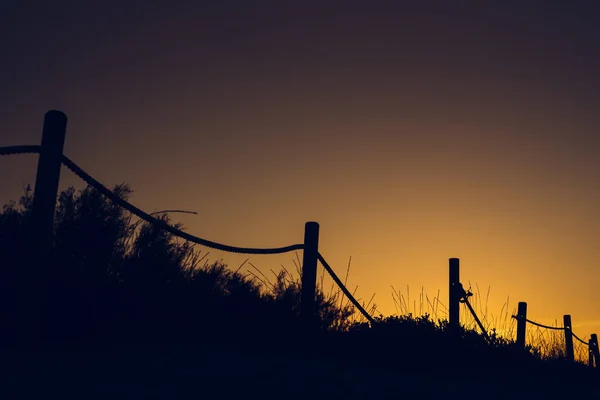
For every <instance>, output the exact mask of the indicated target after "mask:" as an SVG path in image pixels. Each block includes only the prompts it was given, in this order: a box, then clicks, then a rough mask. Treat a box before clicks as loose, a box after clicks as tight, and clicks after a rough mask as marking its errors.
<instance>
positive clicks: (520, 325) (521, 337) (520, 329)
mask: <svg viewBox="0 0 600 400" xmlns="http://www.w3.org/2000/svg"><path fill="white" fill-rule="evenodd" d="M526 319H527V303H525V302H524V301H520V302H519V306H518V309H517V347H519V348H521V349H524V348H525V333H526V328H527V321H526Z"/></svg>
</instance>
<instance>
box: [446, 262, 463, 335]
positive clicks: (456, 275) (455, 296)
mask: <svg viewBox="0 0 600 400" xmlns="http://www.w3.org/2000/svg"><path fill="white" fill-rule="evenodd" d="M459 284H460V260H459V259H458V258H451V259H450V287H449V292H450V293H449V294H450V301H449V304H450V305H449V319H450V320H449V322H450V327H451V328H452V329H456V328H459V327H460V296H461V293H460V290H458V288H459Z"/></svg>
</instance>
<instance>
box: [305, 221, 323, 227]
mask: <svg viewBox="0 0 600 400" xmlns="http://www.w3.org/2000/svg"><path fill="white" fill-rule="evenodd" d="M304 225H305V226H306V227H307V228H308V227H309V226H311V227H316V228H318V227H319V223H318V222H315V221H308V222H307V223H306V224H304Z"/></svg>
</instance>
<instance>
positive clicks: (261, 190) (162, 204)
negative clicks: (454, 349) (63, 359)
mask: <svg viewBox="0 0 600 400" xmlns="http://www.w3.org/2000/svg"><path fill="white" fill-rule="evenodd" d="M12 3H14V4H12V5H10V6H7V5H2V6H0V7H2V8H5V9H1V10H0V45H1V47H2V49H4V50H3V55H4V60H6V62H4V63H3V66H2V67H1V68H2V70H3V72H2V75H1V77H0V79H1V81H2V85H1V86H2V88H3V90H2V91H0V104H1V107H0V122H1V128H0V132H1V134H0V138H1V143H0V146H9V145H21V144H39V140H40V137H41V128H42V120H43V115H44V113H45V112H46V111H47V110H50V109H58V110H62V111H64V112H65V113H66V114H67V116H68V117H69V122H68V127H67V138H66V144H65V154H66V155H68V157H70V158H71V159H72V160H73V161H75V162H76V163H78V164H79V165H80V166H81V167H82V168H84V169H85V170H86V171H87V172H88V173H90V174H91V175H93V176H94V177H95V178H96V179H97V180H99V181H100V182H102V183H103V184H105V185H107V186H112V185H114V184H116V183H121V182H127V183H128V184H129V185H130V186H131V187H132V188H133V190H134V195H133V197H132V198H131V202H132V203H133V204H135V205H136V206H138V207H140V208H142V209H143V210H145V211H146V212H152V211H156V210H163V209H173V208H177V209H184V210H192V211H196V212H198V214H197V215H186V214H174V215H173V219H174V220H175V221H180V222H182V223H183V224H184V226H185V227H186V231H187V232H189V233H191V234H193V235H196V236H199V237H202V238H206V239H209V240H212V241H217V242H221V243H225V244H229V245H237V246H249V247H250V246H252V247H276V246H285V245H290V244H294V243H301V242H302V238H303V234H304V232H303V229H304V223H305V222H307V221H317V222H319V224H320V243H319V246H320V251H321V253H322V254H323V255H324V257H325V258H326V259H327V260H328V262H329V263H330V264H331V266H332V267H333V268H334V269H335V270H336V272H337V273H338V275H339V276H340V277H345V274H346V269H347V266H348V260H349V258H350V257H352V261H351V267H350V271H349V277H348V287H349V289H351V290H354V288H355V287H356V286H357V285H358V290H357V292H356V293H357V297H359V298H361V299H362V300H364V301H365V302H368V301H369V299H370V298H371V296H372V295H373V294H374V293H375V294H376V296H375V298H374V300H373V301H374V302H375V303H376V304H377V309H378V310H379V312H381V313H382V314H384V315H389V314H393V313H396V312H397V309H396V307H395V306H394V301H393V297H392V287H394V288H395V289H396V290H400V291H401V292H402V293H404V294H405V295H406V292H407V290H409V291H410V297H411V303H412V302H413V301H416V307H417V308H418V307H419V303H420V298H419V295H420V293H421V290H423V293H425V294H426V295H427V296H428V298H429V299H430V300H432V299H433V298H434V297H436V296H437V294H438V291H439V299H440V300H441V301H442V302H443V303H444V304H445V305H447V302H448V259H449V258H451V257H458V258H460V260H461V281H462V282H463V284H464V285H465V287H469V285H470V286H471V289H472V290H473V291H474V292H475V290H476V286H477V285H478V287H479V289H480V293H481V296H482V300H481V301H483V302H484V303H483V304H482V305H481V307H483V308H486V307H487V310H488V314H489V315H488V318H490V319H491V318H493V317H494V316H495V317H498V316H500V315H501V314H502V313H505V311H501V310H502V308H503V305H505V303H506V302H507V298H508V299H509V305H508V307H509V315H511V313H513V312H514V310H515V309H516V307H517V302H519V301H526V302H527V303H528V307H529V308H528V316H529V318H531V319H533V320H535V321H539V322H542V323H546V324H553V323H554V321H555V320H558V321H559V322H560V321H562V317H563V315H564V314H570V315H571V316H572V319H573V329H574V332H575V333H576V334H577V335H578V336H579V337H581V338H585V339H587V338H589V335H590V334H592V333H600V293H599V292H598V290H597V282H598V281H599V278H600V268H599V267H598V260H599V259H600V246H598V244H597V238H598V236H599V235H600V213H599V212H598V210H597V208H598V204H600V186H599V184H598V182H599V181H598V171H600V163H599V161H598V157H597V154H598V151H599V150H600V140H599V139H598V138H599V137H600V136H599V135H598V134H597V131H598V129H599V128H600V117H599V115H600V114H599V113H598V112H597V108H598V105H599V104H600V94H599V93H600V80H599V79H598V71H599V70H600V55H599V53H598V51H599V50H598V49H599V47H598V45H597V44H598V40H599V39H600V31H599V30H598V28H597V26H596V25H597V18H598V16H600V14H599V12H598V10H596V8H597V7H595V8H594V9H591V8H592V6H590V9H584V7H583V6H582V7H579V8H578V7H576V6H572V7H571V6H570V5H569V4H568V2H564V3H561V4H562V5H561V7H558V6H551V5H544V6H535V7H534V6H522V5H520V6H512V7H511V6H509V5H508V3H507V5H505V6H498V5H497V7H496V8H492V7H485V6H477V7H468V8H467V7H458V6H450V5H448V4H447V3H450V2H436V4H438V6H437V7H428V8H427V7H422V8H421V7H419V6H412V5H411V6H406V5H403V6H400V5H397V4H398V3H404V2H387V1H385V2H381V4H380V5H378V6H375V5H368V4H367V3H368V2H335V1H331V2H304V1H303V2H297V3H296V5H293V6H292V5H289V4H287V2H286V4H285V5H283V3H284V2H265V4H268V7H266V6H265V7H260V8H258V7H254V6H253V5H254V2H239V1H234V2H231V3H235V6H233V4H229V5H225V4H224V3H223V4H222V2H216V1H215V2H211V1H208V2H196V3H194V2H188V3H189V4H187V3H186V4H185V5H183V4H181V5H178V6H171V5H168V4H170V3H167V2H162V4H160V3H161V2H153V4H152V5H151V4H149V3H148V4H147V3H146V2H143V3H142V2H136V1H132V2H127V5H122V4H121V3H118V4H119V6H118V7H116V6H114V7H109V6H106V5H105V3H98V5H97V6H90V5H89V4H83V2H82V4H79V3H77V4H75V3H73V4H70V5H69V7H68V8H59V7H57V6H55V5H54V4H52V5H50V4H48V5H44V6H43V7H42V8H47V9H44V10H42V9H40V10H39V11H38V12H35V13H34V12H33V11H31V10H30V9H28V8H27V7H26V6H24V5H21V4H20V2H12ZM250 3H251V4H252V5H250ZM405 3H406V4H408V3H409V2H405ZM415 3H416V2H415ZM115 4H117V3H115ZM544 4H545V3H544ZM34 26H35V27H36V30H35V31H34V30H33V29H32V27H34ZM34 32H35V33H34ZM37 32H39V33H37ZM36 161H37V159H36V157H35V156H18V157H17V156H11V157H4V158H1V159H0V165H1V170H2V171H3V172H2V184H1V185H0V200H1V201H2V204H4V203H6V202H8V201H9V200H11V199H18V196H20V194H21V193H22V187H23V185H24V184H27V183H34V179H35V168H36ZM72 185H75V186H76V187H78V188H81V187H82V182H81V181H79V180H78V178H77V177H75V176H74V175H73V174H71V173H70V172H69V171H68V170H66V169H64V168H63V172H62V177H61V188H66V187H68V186H72ZM209 258H210V259H219V258H223V259H224V260H225V261H226V262H227V263H228V264H229V265H230V266H231V267H232V268H237V267H238V266H239V265H240V264H241V263H242V262H243V261H244V260H245V259H246V258H248V257H246V256H243V255H232V254H222V253H218V252H212V251H211V254H210V256H209ZM294 259H295V256H294V254H293V253H290V254H286V255H277V256H251V257H250V261H251V262H252V263H253V264H254V265H256V266H257V267H258V268H259V269H261V271H263V272H264V273H265V274H271V272H269V271H270V269H273V270H274V271H278V270H280V269H281V265H282V264H283V265H284V267H285V268H287V269H288V270H290V271H292V270H294V262H293V260H294ZM320 274H321V270H319V277H320ZM271 276H272V274H271ZM329 282H330V281H329ZM330 285H331V283H328V284H326V286H325V291H326V292H328V291H329V288H330ZM407 287H408V288H409V289H407ZM488 288H489V289H490V294H489V300H488V304H486V295H487V291H488ZM424 307H425V309H423V311H425V312H426V311H427V310H428V309H427V307H428V306H427V305H426V304H425V306H424ZM417 311H419V310H417ZM444 316H445V315H444ZM440 317H442V315H441V314H440ZM503 323H504V322H503Z"/></svg>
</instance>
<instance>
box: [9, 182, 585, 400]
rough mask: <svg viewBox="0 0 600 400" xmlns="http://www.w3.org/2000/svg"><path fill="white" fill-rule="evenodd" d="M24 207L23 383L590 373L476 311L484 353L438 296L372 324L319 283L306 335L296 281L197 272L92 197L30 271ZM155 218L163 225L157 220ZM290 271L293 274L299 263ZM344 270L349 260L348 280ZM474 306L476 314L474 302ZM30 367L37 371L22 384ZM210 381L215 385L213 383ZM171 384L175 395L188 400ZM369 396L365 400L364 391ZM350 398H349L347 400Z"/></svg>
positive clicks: (13, 326)
mask: <svg viewBox="0 0 600 400" xmlns="http://www.w3.org/2000/svg"><path fill="white" fill-rule="evenodd" d="M113 191H114V192H115V193H117V194H118V195H119V196H120V197H121V198H123V199H127V198H128V197H129V196H130V195H131V193H132V191H131V189H130V188H129V187H127V186H126V185H117V186H115V187H114V188H113ZM31 207H32V193H31V189H30V188H29V187H26V188H25V193H24V195H23V196H22V197H21V198H20V200H19V201H18V202H9V203H8V204H7V205H5V206H4V207H3V208H2V212H1V213H0V257H1V264H0V265H1V269H0V274H1V276H0V285H1V287H0V296H1V298H0V301H1V304H2V305H3V307H2V311H1V312H2V314H1V315H0V318H1V319H2V321H3V324H2V330H1V332H0V339H1V340H2V351H3V360H4V362H7V363H12V365H11V366H12V368H11V369H12V370H13V373H14V374H16V375H18V376H20V377H21V379H25V380H29V379H33V378H32V376H38V377H39V376H41V375H43V374H47V373H48V372H49V371H51V372H55V371H63V372H64V369H65V368H66V369H67V370H68V371H70V372H69V373H75V372H74V371H83V370H86V368H87V367H89V368H90V369H89V370H88V372H87V375H86V376H84V377H82V378H81V382H87V380H86V379H89V376H88V375H97V376H106V374H111V375H110V376H112V378H110V379H117V378H115V376H117V375H115V374H119V373H120V374H122V375H119V376H121V378H119V379H125V380H130V379H133V377H134V376H142V375H143V378H141V377H140V378H139V379H145V381H146V382H147V383H148V380H150V381H151V380H153V379H157V380H161V379H167V377H168V379H170V380H171V381H172V380H173V379H175V380H177V379H183V378H181V373H183V372H181V371H191V370H194V368H198V365H199V363H200V364H202V363H201V362H200V360H211V361H210V362H212V363H223V362H225V364H226V365H227V366H228V367H229V368H232V367H233V366H236V365H238V364H240V363H242V364H243V363H249V364H250V366H252V365H254V366H255V367H256V368H258V369H260V368H266V366H267V365H272V363H273V362H276V363H284V364H285V365H287V367H286V368H291V369H292V370H293V371H294V373H295V374H299V375H302V374H306V373H307V371H308V370H309V368H308V367H307V365H312V364H311V363H312V362H314V361H312V360H320V361H319V362H320V363H321V364H323V363H324V364H323V365H329V364H327V363H330V364H331V365H332V366H331V368H332V371H337V370H340V371H342V370H343V371H346V372H344V374H350V375H352V374H355V373H356V371H362V370H361V368H367V366H368V368H367V370H364V371H363V372H361V374H365V376H370V374H372V373H373V372H372V371H374V370H376V371H379V372H377V374H382V375H383V374H385V373H384V372H383V371H396V372H395V373H403V374H413V375H414V374H418V376H431V377H433V376H442V375H443V376H453V377H455V378H456V379H459V378H460V377H464V376H467V377H469V379H471V380H472V379H476V380H478V381H481V380H484V381H485V380H487V379H494V374H497V373H498V371H510V373H509V375H510V376H511V379H512V378H514V379H517V381H518V382H522V383H525V382H531V380H532V379H533V377H534V376H535V375H536V374H537V375H539V376H540V377H544V379H548V376H551V375H552V376H553V374H554V375H556V374H558V375H560V376H563V377H564V376H566V375H565V374H566V372H565V371H568V374H575V373H576V374H583V373H586V374H587V373H588V372H589V371H588V370H587V369H586V368H584V367H583V366H581V365H567V363H565V362H563V361H564V356H561V355H560V354H554V353H552V352H551V351H541V350H539V349H537V350H536V348H533V347H530V348H529V350H530V351H523V350H522V349H518V348H516V347H515V344H514V342H513V341H512V340H509V339H506V338H505V337H503V336H502V335H497V334H495V331H494V330H493V329H495V328H496V327H497V326H498V325H496V324H498V320H499V319H498V318H494V317H490V318H488V317H487V311H486V312H484V313H482V315H483V320H484V321H485V324H486V329H487V328H488V327H489V329H490V332H492V335H491V341H490V342H487V341H486V340H485V338H484V337H483V336H482V335H481V334H480V333H478V332H477V331H475V330H474V329H473V328H472V327H470V326H465V327H463V328H461V329H460V330H459V331H458V332H456V331H451V330H450V329H448V323H447V321H446V320H445V319H443V318H442V315H443V314H444V311H443V310H444V309H445V307H444V305H443V304H442V303H441V302H440V300H439V294H438V296H437V297H434V298H433V299H429V297H428V296H426V295H425V294H424V293H423V290H421V293H420V294H419V296H418V298H419V305H418V308H417V305H416V300H413V301H412V307H411V301H410V296H409V290H408V288H407V295H406V297H405V296H404V295H403V294H402V293H400V292H398V291H396V290H395V289H393V290H394V292H393V299H394V302H395V304H396V307H397V310H398V311H399V312H398V314H399V315H396V316H388V317H384V316H381V315H380V316H378V317H376V318H375V319H376V321H377V324H375V325H374V326H370V325H369V324H368V323H366V322H365V321H364V320H361V319H360V318H359V317H357V313H355V310H354V307H353V306H352V305H351V304H350V303H349V302H348V300H347V299H345V298H344V297H343V296H342V293H341V292H340V291H339V290H337V289H334V288H333V287H332V289H330V290H329V292H328V293H326V292H325V291H324V287H323V282H324V279H323V276H321V279H320V284H319V285H318V288H317V306H318V307H317V309H318V318H317V321H316V322H315V325H314V326H307V325H306V324H305V323H302V321H301V320H300V318H299V316H298V312H299V304H300V281H299V279H298V278H297V277H294V275H293V274H292V273H290V272H289V271H288V270H286V269H285V268H284V269H283V270H282V271H280V272H278V273H276V272H274V271H272V274H273V277H272V278H270V277H268V276H266V275H265V274H263V273H262V272H261V271H260V270H259V269H258V268H256V267H255V266H254V265H252V264H250V263H248V268H247V271H248V272H247V273H246V274H244V273H243V272H242V266H243V265H242V266H240V267H239V268H238V269H237V270H232V269H229V268H228V267H227V265H226V264H225V263H224V262H222V261H217V262H209V260H208V259H207V257H206V254H202V253H201V252H200V251H199V250H197V248H196V247H195V246H194V245H192V244H190V243H188V242H186V241H182V240H180V239H178V238H176V237H174V236H173V235H171V234H170V233H168V232H166V231H165V230H163V229H161V228H160V227H159V226H154V225H151V224H148V223H145V222H140V221H138V220H136V219H134V218H133V217H132V216H131V215H130V214H129V213H127V212H125V211H123V210H122V209H121V208H120V207H117V206H115V205H113V204H112V203H111V202H110V201H108V200H106V199H105V198H104V197H103V196H102V195H101V194H100V193H98V192H97V191H96V190H95V189H93V188H91V187H86V188H85V189H83V190H80V191H75V189H73V188H69V189H66V190H64V191H63V192H61V193H60V195H59V197H58V202H57V210H56V218H55V223H54V244H53V247H52V251H51V253H50V254H49V255H48V256H47V257H46V258H44V259H42V260H40V259H39V258H38V257H31V243H32V237H31V226H30V224H31ZM160 219H161V220H162V221H163V222H165V223H170V219H169V217H168V215H166V214H163V215H162V216H161V217H160ZM294 264H295V267H296V272H297V273H299V269H300V258H299V257H298V255H297V254H296V259H295V260H294ZM349 271H350V262H349V264H348V269H347V271H346V278H345V281H346V282H347V278H348V274H349ZM372 301H373V297H371V299H370V300H369V301H368V302H367V303H366V304H365V303H364V302H363V305H364V307H365V308H366V309H368V310H369V311H370V312H371V313H373V312H374V311H375V310H376V306H375V304H372ZM473 305H474V307H475V308H476V309H479V310H485V309H486V308H487V307H486V306H485V305H484V304H482V301H481V296H480V295H479V290H477V293H476V295H475V296H474V297H473ZM482 307H483V308H482ZM508 308H509V307H508V300H507V303H506V307H503V310H502V311H501V312H500V320H502V318H504V323H505V325H506V326H508V325H509V324H510V323H511V322H510V318H509V317H508V315H509V314H510V313H509V312H508ZM411 309H412V311H413V312H410V311H411ZM417 309H418V311H419V313H420V315H417V313H416V311H417ZM507 321H509V322H507ZM24 354H29V355H28V356H26V355H24ZM31 354H34V355H31ZM49 354H51V355H52V356H49ZM217 354H218V355H217ZM57 355H60V356H57ZM268 355H271V356H268ZM28 357H34V358H35V357H37V358H35V362H33V361H32V362H30V363H28V364H27V365H28V367H27V368H29V369H27V371H28V372H27V374H25V373H22V374H20V375H19V373H18V371H22V370H20V369H19V368H16V367H15V366H16V365H20V364H19V363H24V362H25V361H23V360H29V359H28ZM44 357H47V358H49V359H51V360H52V359H53V357H59V358H60V359H61V360H63V361H64V362H63V364H61V365H62V367H61V366H57V364H56V363H55V362H54V363H53V362H49V363H46V364H45V362H46V361H44V360H45V359H46V358H44ZM223 357H224V358H225V361H223V360H222V358H223ZM265 357H267V358H265ZM269 357H271V358H269ZM92 360H94V361H92ZM248 360H249V361H248ZM253 360H254V361H253ZM274 360H276V361H274ZM290 360H295V361H290ZM36 365H37V366H44V365H45V367H43V368H45V369H43V371H41V372H40V371H38V372H37V373H36V372H32V370H31V368H33V367H32V366H36ZM86 366H87V367H86ZM167 366H169V367H168V368H167ZM299 366H304V367H299ZM350 366H353V367H352V368H354V369H352V368H350ZM23 368H25V367H23ZM39 368H42V367H39ZM61 368H63V369H61ZM203 368H207V367H206V366H204V367H203ZM307 368H308V369H307ZM311 368H315V367H314V365H313V367H311ZM90 371H93V372H90ZM119 371H120V372H119ZM142 371H143V372H142ZM152 371H154V372H152ZM156 371H161V372H160V373H159V372H156ZM177 371H179V372H177ZM332 371H329V372H327V374H329V375H327V374H326V375H327V376H328V378H327V379H324V381H323V382H320V383H313V385H317V386H318V387H320V388H323V387H325V386H326V385H327V380H328V379H329V380H332V379H337V378H339V375H336V374H337V373H334V372H332ZM368 371H371V372H368ZM525 371H527V372H525ZM532 371H537V372H535V373H533V372H532ZM271 372H272V373H275V372H274V371H271ZM36 374H37V375H36ZM56 374H58V372H56ZM153 374H154V375H153ZM156 374H158V376H155V375H156ZM178 374H179V375H178ZM332 374H333V375H332ZM217 375H218V376H219V377H220V378H214V379H216V380H218V379H221V378H222V375H223V374H220V375H219V374H217ZM505 375H506V372H505ZM23 376H25V378H23ZM52 376H55V378H56V375H52ZM123 376H125V378H123ZM151 376H154V378H151ZM194 376H195V378H194V379H201V378H199V377H198V375H197V374H196V375H194ZM569 376H570V375H569ZM372 378H373V379H374V377H372ZM40 379H41V378H40ZM56 379H58V378H56ZM106 379H109V378H106ZM110 379H109V380H110ZM202 379H204V378H202ZM240 379H241V378H240ZM282 379H283V378H282ZM307 379H308V378H307ZM356 379H357V380H360V379H359V378H356ZM361 379H362V378H361ZM432 379H433V378H432ZM519 379H520V380H519ZM259 380H260V379H259V378H258V377H256V382H258V381H259ZM15 381H19V379H18V378H15ZM363 381H364V379H363ZM178 382H179V383H178V384H177V385H176V386H178V387H186V388H188V389H189V390H192V388H190V387H188V386H186V385H188V383H182V382H180V381H178ZM203 382H205V384H206V385H209V386H210V384H211V382H212V384H213V386H211V387H213V388H214V384H215V382H216V381H211V380H210V379H208V380H207V379H205V380H204V381H203ZM256 382H255V383H256ZM278 382H279V381H278ZM81 384H83V383H81ZM270 384H281V382H279V383H273V382H270ZM346 384H349V385H352V384H351V383H346ZM319 385H320V386H319ZM336 385H337V384H336ZM207 387H208V386H207ZM336 387H337V386H336ZM188 389H186V390H188ZM157 390H158V389H157ZM196 390H200V391H202V390H204V392H205V393H206V391H207V390H208V389H207V388H204V389H198V388H196ZM282 390H283V389H282ZM336 390H337V391H338V392H339V391H340V390H341V389H340V388H339V387H337V389H336ZM373 390H375V392H377V389H374V388H369V390H368V391H367V392H369V393H375V392H373ZM380 390H384V389H380ZM389 390H391V389H390V388H387V387H386V389H385V390H384V392H380V393H379V395H378V396H379V397H382V396H383V395H384V394H385V393H387V392H385V391H389ZM406 390H408V389H406ZM411 390H412V389H411ZM423 390H425V389H422V392H423ZM352 393H354V391H353V390H348V396H350V397H348V398H353V397H352ZM357 393H358V392H357ZM423 393H424V392H423ZM444 393H445V392H444ZM165 398H169V397H168V395H167V397H165Z"/></svg>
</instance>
